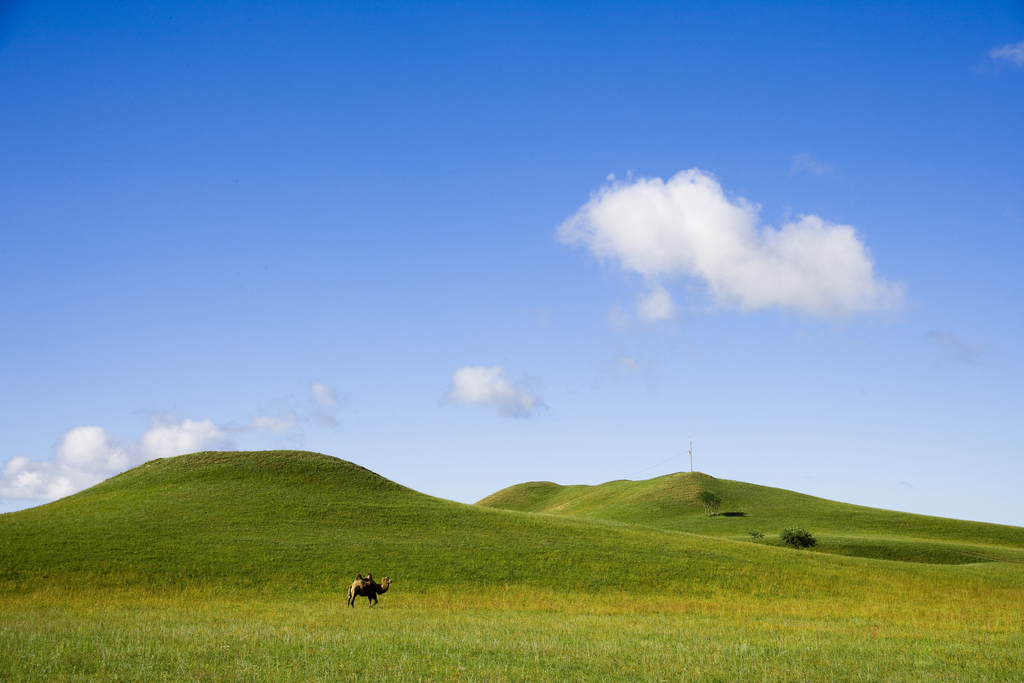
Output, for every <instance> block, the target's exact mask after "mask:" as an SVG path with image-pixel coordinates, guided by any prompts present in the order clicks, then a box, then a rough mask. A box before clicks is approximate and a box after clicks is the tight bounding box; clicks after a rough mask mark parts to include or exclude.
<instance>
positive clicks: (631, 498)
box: [476, 472, 1024, 564]
mask: <svg viewBox="0 0 1024 683" xmlns="http://www.w3.org/2000/svg"><path fill="white" fill-rule="evenodd" d="M703 490H711V491H714V492H715V493H717V494H718V495H719V496H720V497H721V498H722V506H721V508H720V512H719V514H717V515H715V516H709V515H708V514H707V512H706V511H705V510H704V508H703V507H702V506H701V505H700V504H699V503H698V502H697V500H696V497H697V494H698V493H699V492H700V491H703ZM476 504H477V505H478V506H481V507H488V508H495V509H501V510H516V511H520V512H532V513H543V514H545V515H550V516H557V517H562V518H574V519H591V520H602V521H608V522H619V523H624V524H630V525H640V526H646V527H651V528H657V529H670V530H673V531H685V532H689V533H695V534H701V535H705V536H713V537H719V538H734V539H742V538H747V537H748V534H747V532H748V531H750V530H757V531H760V532H762V533H764V534H766V535H767V542H768V543H772V542H775V536H776V535H777V534H778V532H779V531H781V530H782V529H784V528H786V527H790V526H802V527H804V528H806V529H808V530H810V531H812V533H814V534H815V536H816V537H817V538H818V540H819V541H820V542H821V544H820V546H819V549H818V550H819V551H823V552H828V553H834V554H841V555H855V556H861V557H874V558H878V559H891V560H902V561H912V562H928V563H938V564H968V563H974V562H979V561H985V560H1006V561H1018V562H1020V561H1024V552H1021V550H1022V549H1024V528H1020V527H1013V526H1005V525H1000V524H986V523H983V522H967V521H961V520H954V519H945V518H942V517H929V516H926V515H915V514H910V513H904V512H892V511H890V510H880V509H877V508H869V507H863V506H860V505H850V504H847V503H837V502H835V501H831V500H825V499H823V498H816V497H814V496H808V495H805V494H802V493H795V492H793V491H786V490H783V489H776V488H771V487H768V486H757V485H755V484H746V483H743V482H738V481H730V480H728V479H716V478H714V477H711V476H708V475H706V474H703V473H701V472H679V473H676V474H669V475H665V476H663V477H657V478H654V479H647V480H642V481H628V480H620V481H612V482H608V483H605V484H600V485H598V486H583V485H577V486H560V485H558V484H553V483H551V482H529V483H526V484H518V485H515V486H510V487H508V488H506V489H503V490H501V491H498V492H497V493H494V494H492V495H490V496H488V497H487V498H484V499H483V500H481V501H479V502H478V503H476Z"/></svg>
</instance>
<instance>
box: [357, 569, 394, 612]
mask: <svg viewBox="0 0 1024 683" xmlns="http://www.w3.org/2000/svg"><path fill="white" fill-rule="evenodd" d="M390 586H391V579H390V578H388V577H386V576H385V577H384V578H383V579H381V581H380V583H377V582H376V581H374V580H373V574H367V575H366V578H365V579H364V578H363V575H362V574H356V580H355V581H353V582H352V585H351V586H349V587H348V600H347V601H346V604H347V605H348V606H349V607H355V606H356V596H358V595H365V596H366V598H367V600H369V601H370V607H373V606H374V605H376V604H377V596H378V595H380V594H381V593H387V592H388V587H390Z"/></svg>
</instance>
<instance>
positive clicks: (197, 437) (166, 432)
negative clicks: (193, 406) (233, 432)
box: [137, 415, 228, 462]
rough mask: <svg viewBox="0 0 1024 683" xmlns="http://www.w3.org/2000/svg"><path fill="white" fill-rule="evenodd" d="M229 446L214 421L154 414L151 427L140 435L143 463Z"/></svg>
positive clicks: (140, 453) (139, 448) (139, 445)
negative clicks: (197, 420)
mask: <svg viewBox="0 0 1024 683" xmlns="http://www.w3.org/2000/svg"><path fill="white" fill-rule="evenodd" d="M226 446H228V440H227V437H226V436H225V434H224V431H223V430H222V429H221V428H220V427H218V426H217V425H215V424H213V421H212V420H202V421H200V422H193V421H192V420H181V421H177V420H175V419H174V417H173V416H169V415H161V416H157V417H154V418H153V420H152V422H151V424H150V427H149V429H148V430H147V431H146V433H145V434H143V435H142V436H141V437H140V438H139V442H138V446H137V451H138V455H139V457H140V460H139V462H145V461H146V460H153V459H154V458H169V457H172V456H175V455H182V454H184V453H195V452H197V451H205V450H210V449H214V448H223V447H226Z"/></svg>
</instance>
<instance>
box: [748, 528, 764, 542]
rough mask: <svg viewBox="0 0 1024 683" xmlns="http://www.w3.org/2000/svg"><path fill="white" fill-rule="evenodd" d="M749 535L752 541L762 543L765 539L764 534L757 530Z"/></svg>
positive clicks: (753, 530)
mask: <svg viewBox="0 0 1024 683" xmlns="http://www.w3.org/2000/svg"><path fill="white" fill-rule="evenodd" d="M747 535H748V536H750V540H751V541H760V540H761V539H762V538H764V534H762V533H761V532H760V531H758V530H757V529H751V530H750V531H748V532H747Z"/></svg>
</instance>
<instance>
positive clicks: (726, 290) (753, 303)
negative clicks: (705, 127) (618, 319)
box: [558, 169, 903, 321]
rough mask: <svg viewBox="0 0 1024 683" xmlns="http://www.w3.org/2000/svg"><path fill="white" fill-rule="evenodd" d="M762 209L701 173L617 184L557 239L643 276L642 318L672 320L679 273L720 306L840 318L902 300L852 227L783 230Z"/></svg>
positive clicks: (807, 224)
mask: <svg viewBox="0 0 1024 683" xmlns="http://www.w3.org/2000/svg"><path fill="white" fill-rule="evenodd" d="M758 211H759V207H757V206H755V205H753V204H751V203H750V202H748V201H746V200H745V199H742V198H737V199H736V200H733V201H731V200H730V199H728V198H727V197H726V196H725V193H724V192H723V191H722V187H721V185H719V184H718V182H717V181H716V180H715V178H714V177H713V176H711V175H710V174H706V173H704V172H702V171H700V170H698V169H692V170H689V171H682V172H680V173H678V174H676V175H675V176H673V177H672V178H670V179H669V180H668V181H667V182H666V181H663V180H661V179H660V178H652V179H640V180H636V181H627V182H612V183H611V184H609V185H608V186H606V187H604V188H602V189H601V190H599V191H597V192H595V193H594V194H593V195H592V196H591V198H590V201H589V202H587V203H586V204H584V205H583V206H582V207H580V209H579V210H578V211H577V212H576V214H575V215H574V216H572V217H571V218H569V219H568V220H566V221H565V222H564V223H563V224H562V225H561V226H560V227H559V229H558V237H559V239H561V240H562V242H564V243H566V244H584V245H586V246H587V247H588V248H589V249H590V251H591V253H593V254H594V255H595V256H596V257H597V258H598V259H599V260H601V261H602V262H608V261H611V262H615V263H617V264H618V265H620V266H621V267H622V268H623V269H625V270H629V271H633V272H635V273H638V274H640V275H642V276H643V277H644V279H645V280H646V282H647V283H648V285H649V286H650V288H651V292H650V294H648V295H647V296H645V297H644V298H643V299H642V300H641V303H640V306H639V315H640V317H641V318H643V319H645V320H649V321H654V320H663V319H666V318H668V317H671V315H672V312H673V311H674V307H673V305H672V301H671V297H670V296H669V294H668V292H667V291H665V289H664V287H663V286H662V282H663V281H665V280H669V279H672V278H676V277H691V278H695V279H697V280H699V281H701V282H702V283H703V284H704V285H705V286H706V287H707V289H708V291H709V293H710V295H711V297H712V298H713V300H714V301H715V303H716V304H717V305H719V306H721V307H726V308H738V309H741V310H758V309H766V308H780V309H793V310H797V311H801V312H804V313H809V314H812V315H816V316H822V317H841V316H847V315H850V314H853V313H857V312H861V311H874V310H882V309H887V308H893V307H898V306H899V305H900V304H901V303H902V298H903V289H902V286H901V285H898V284H889V283H886V282H883V281H881V280H879V279H877V278H876V277H875V275H874V272H873V269H874V266H873V263H872V261H871V257H870V254H869V253H868V250H867V248H866V247H865V246H864V244H863V243H862V242H861V241H860V239H859V238H858V236H857V233H856V232H855V231H854V229H853V228H852V227H851V226H849V225H835V224H833V223H829V222H827V221H825V220H822V219H821V218H819V217H817V216H800V217H799V218H798V219H797V220H796V221H793V222H789V223H786V224H784V225H783V226H782V227H781V228H779V229H775V228H773V227H771V226H764V227H760V226H759V218H758Z"/></svg>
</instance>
